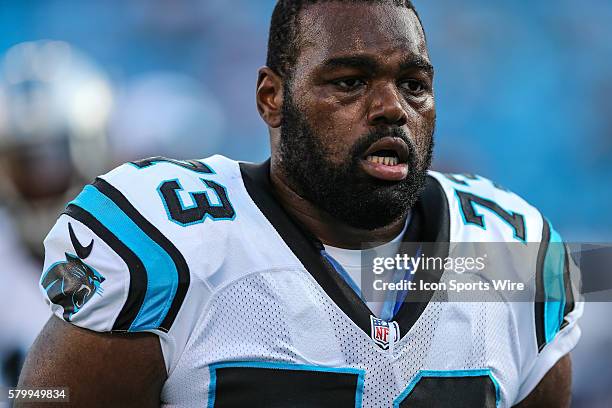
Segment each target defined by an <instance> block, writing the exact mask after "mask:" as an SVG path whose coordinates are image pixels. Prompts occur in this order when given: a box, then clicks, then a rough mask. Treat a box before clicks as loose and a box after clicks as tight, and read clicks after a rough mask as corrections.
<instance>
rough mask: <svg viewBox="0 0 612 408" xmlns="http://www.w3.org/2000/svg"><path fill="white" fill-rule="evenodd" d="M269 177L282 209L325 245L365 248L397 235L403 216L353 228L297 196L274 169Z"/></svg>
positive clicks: (400, 229)
mask: <svg viewBox="0 0 612 408" xmlns="http://www.w3.org/2000/svg"><path fill="white" fill-rule="evenodd" d="M270 180H271V182H272V186H273V188H274V190H275V192H276V196H277V198H278V199H279V201H280V203H281V205H282V206H283V208H284V209H285V210H286V211H287V212H289V214H290V215H291V216H292V217H294V218H295V219H297V220H298V221H299V222H300V223H301V224H302V225H303V226H304V227H306V228H307V229H308V230H309V231H310V232H311V233H312V234H313V235H314V236H316V237H317V238H318V239H319V240H320V241H321V242H322V243H324V244H325V245H330V246H334V247H338V248H346V249H366V248H369V247H373V246H377V245H380V244H381V243H384V242H389V241H391V240H392V239H393V238H395V237H397V236H398V234H399V233H400V232H401V231H402V228H403V227H404V225H405V222H406V218H405V217H401V218H399V219H397V220H395V221H393V222H392V223H391V224H389V225H386V226H384V227H381V228H378V229H375V230H365V229H359V228H355V227H352V226H350V225H347V224H345V223H343V222H341V221H339V220H338V219H336V218H334V217H332V216H331V215H330V214H329V213H327V212H326V211H323V210H322V209H320V208H319V207H317V206H316V204H314V203H312V202H310V201H308V200H306V199H305V198H303V197H301V196H300V195H299V194H297V193H296V192H295V191H294V190H293V189H292V188H291V187H290V186H289V184H288V183H287V182H286V181H285V178H284V177H283V176H282V175H281V174H280V172H279V171H275V170H274V168H272V169H271V172H270Z"/></svg>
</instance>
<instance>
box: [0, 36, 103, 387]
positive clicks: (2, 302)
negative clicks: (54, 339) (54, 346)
mask: <svg viewBox="0 0 612 408" xmlns="http://www.w3.org/2000/svg"><path fill="white" fill-rule="evenodd" d="M111 107H112V93H111V87H110V84H109V82H108V80H107V78H106V77H105V76H104V74H103V73H102V72H101V70H100V69H99V68H97V67H96V66H95V65H94V64H93V63H92V62H91V61H90V60H89V59H88V58H87V57H85V56H84V55H83V54H82V53H81V52H79V51H77V50H76V49H75V48H74V47H72V46H70V45H69V44H67V43H65V42H60V41H36V42H24V43H20V44H18V45H16V46H14V47H12V48H10V49H9V50H8V51H7V52H6V53H5V54H4V56H3V57H2V60H1V76H0V174H1V177H0V204H1V206H0V236H1V239H0V259H2V262H3V266H2V268H0V279H1V280H2V282H3V284H2V285H0V307H1V308H2V310H3V311H5V312H3V313H2V314H1V315H0V327H2V330H0V363H1V367H2V370H1V372H0V378H2V381H1V383H0V384H4V385H7V386H8V385H15V384H16V382H17V376H18V373H19V368H20V366H21V363H22V359H23V356H24V354H25V352H26V351H27V348H28V347H29V346H30V344H31V343H32V342H33V340H34V338H35V336H36V335H37V334H38V332H39V331H40V329H41V327H42V325H43V324H44V322H45V321H46V320H47V318H48V312H47V310H46V309H47V307H46V306H45V305H44V302H41V299H40V293H39V290H38V288H37V287H36V281H37V278H36V275H37V274H38V273H39V272H38V271H39V270H40V268H41V266H42V256H43V247H42V240H43V238H44V237H45V235H46V230H47V229H48V228H50V226H52V225H53V222H54V218H55V216H56V214H57V213H58V211H59V212H61V210H62V208H63V205H64V204H65V201H66V200H67V199H69V198H70V197H72V196H73V195H74V193H75V191H78V190H79V189H80V188H82V185H83V184H85V182H86V181H87V180H90V179H91V178H92V177H93V175H94V174H97V173H99V172H100V171H104V170H105V169H106V168H107V167H108V165H109V163H108V158H109V156H108V153H107V151H108V147H107V134H106V127H107V123H108V119H109V115H110V112H111ZM92 152H95V154H91V153H92Z"/></svg>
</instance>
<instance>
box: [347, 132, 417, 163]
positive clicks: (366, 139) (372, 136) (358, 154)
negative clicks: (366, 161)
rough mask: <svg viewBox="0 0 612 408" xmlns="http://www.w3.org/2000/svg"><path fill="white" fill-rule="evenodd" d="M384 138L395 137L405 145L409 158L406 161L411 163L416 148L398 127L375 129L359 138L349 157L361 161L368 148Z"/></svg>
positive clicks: (405, 133) (406, 134)
mask: <svg viewBox="0 0 612 408" xmlns="http://www.w3.org/2000/svg"><path fill="white" fill-rule="evenodd" d="M385 137H397V138H399V139H401V140H403V141H404V143H406V145H407V146H408V151H409V153H410V154H409V156H408V161H409V162H410V161H412V160H414V158H415V154H416V146H415V145H414V141H413V140H412V139H411V138H410V136H408V132H406V131H405V130H404V129H402V128H400V127H385V128H375V129H372V130H371V131H370V132H368V133H366V134H365V135H363V136H361V137H360V138H359V139H358V140H357V141H356V142H355V144H354V145H353V147H352V148H351V156H352V157H353V159H354V160H355V161H357V160H359V159H361V158H362V157H363V155H365V153H366V152H367V151H368V149H369V148H370V146H372V145H373V144H374V143H376V142H378V141H379V140H380V139H384V138H385Z"/></svg>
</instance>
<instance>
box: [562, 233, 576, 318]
mask: <svg viewBox="0 0 612 408" xmlns="http://www.w3.org/2000/svg"><path fill="white" fill-rule="evenodd" d="M570 262H572V257H571V256H570V253H569V248H568V247H567V245H566V246H565V267H564V270H563V283H564V285H565V308H564V309H563V316H564V317H565V316H567V315H568V314H570V313H571V312H572V311H573V310H574V306H575V301H574V291H573V290H572V276H571V274H570ZM567 325H568V321H567V320H566V319H563V323H562V324H561V329H563V328H564V327H565V326H567Z"/></svg>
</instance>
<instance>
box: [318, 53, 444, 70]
mask: <svg viewBox="0 0 612 408" xmlns="http://www.w3.org/2000/svg"><path fill="white" fill-rule="evenodd" d="M321 65H322V66H323V68H358V69H363V70H365V71H367V72H370V73H371V72H375V71H376V70H377V69H378V68H379V65H378V63H377V62H376V61H375V60H374V59H373V58H371V57H367V56H350V57H334V58H329V59H327V60H325V61H323V63H322V64H321ZM415 68H416V69H421V70H423V71H425V72H427V73H428V74H433V72H434V67H433V66H432V65H431V63H430V62H429V61H428V60H427V59H426V58H425V57H423V56H421V55H417V54H411V55H410V56H408V57H406V58H405V59H404V60H403V61H402V62H401V63H400V70H401V71H406V70H409V69H415Z"/></svg>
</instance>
